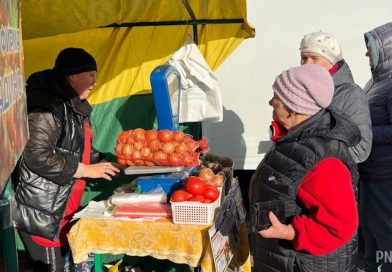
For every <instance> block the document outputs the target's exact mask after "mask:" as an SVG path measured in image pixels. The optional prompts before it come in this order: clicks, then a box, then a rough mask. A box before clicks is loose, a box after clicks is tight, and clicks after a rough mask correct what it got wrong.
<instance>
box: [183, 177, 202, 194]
mask: <svg viewBox="0 0 392 272" xmlns="http://www.w3.org/2000/svg"><path fill="white" fill-rule="evenodd" d="M186 190H187V191H188V192H190V193H191V194H193V195H198V194H199V195H202V194H203V193H204V192H205V191H206V183H205V182H204V180H202V179H201V178H199V177H194V176H190V177H188V179H187V181H186Z"/></svg>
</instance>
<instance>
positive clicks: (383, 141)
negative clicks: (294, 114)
mask: <svg viewBox="0 0 392 272" xmlns="http://www.w3.org/2000/svg"><path fill="white" fill-rule="evenodd" d="M365 42H366V46H367V49H368V51H367V53H366V56H368V57H369V62H370V67H371V72H372V78H371V80H370V81H369V82H368V83H367V85H366V87H365V92H366V96H367V99H368V102H369V108H370V115H371V120H372V132H373V147H372V150H371V152H370V155H369V158H368V159H367V160H366V161H365V162H364V163H361V164H360V165H359V170H360V175H361V185H360V198H359V202H360V224H361V229H362V233H363V237H364V241H365V258H364V268H365V271H366V272H369V271H377V267H378V266H380V265H381V271H392V260H391V259H390V257H391V256H392V23H387V24H385V25H382V26H379V27H377V28H375V29H373V30H371V31H369V32H367V33H365Z"/></svg>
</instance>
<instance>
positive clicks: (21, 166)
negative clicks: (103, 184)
mask: <svg viewBox="0 0 392 272" xmlns="http://www.w3.org/2000/svg"><path fill="white" fill-rule="evenodd" d="M96 74H97V65H96V62H95V60H94V58H93V57H92V56H91V55H90V54H89V53H87V52H86V51H85V50H83V49H81V48H66V49H64V50H62V51H61V52H60V53H59V55H58V56H57V58H56V62H55V66H54V68H53V69H48V70H44V71H40V72H37V73H34V74H32V75H31V76H30V77H29V78H28V80H27V87H26V92H27V107H28V120H29V133H30V138H29V140H28V142H27V145H26V148H25V150H24V151H23V154H22V156H21V158H20V160H19V162H18V165H17V168H16V169H15V171H14V173H13V181H14V183H16V189H15V200H16V204H17V208H16V213H15V222H16V226H17V229H18V232H19V234H20V237H21V239H22V242H23V243H24V245H25V247H26V249H27V251H28V252H29V254H30V256H31V258H32V260H33V263H34V271H40V272H43V271H61V272H63V271H64V265H65V256H66V255H67V253H68V252H69V248H68V245H67V239H66V234H67V232H68V231H69V229H70V227H71V222H70V220H71V219H72V216H73V214H74V213H75V212H76V211H77V210H78V209H79V206H80V201H81V198H82V195H83V191H84V188H85V180H84V178H103V179H107V180H111V179H112V178H111V177H112V176H114V175H116V174H117V173H118V172H119V169H118V168H117V167H115V166H114V165H113V164H111V163H109V162H106V161H103V160H101V155H100V153H99V152H98V151H96V150H95V149H94V148H93V147H92V145H91V142H92V137H93V133H92V130H91V128H90V114H91V106H90V105H89V103H88V101H87V100H86V98H87V97H88V95H89V93H90V92H91V90H92V89H93V87H94V86H95V83H96Z"/></svg>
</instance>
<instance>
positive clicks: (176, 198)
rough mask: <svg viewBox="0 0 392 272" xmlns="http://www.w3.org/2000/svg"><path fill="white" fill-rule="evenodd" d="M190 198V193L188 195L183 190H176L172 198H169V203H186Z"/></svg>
mask: <svg viewBox="0 0 392 272" xmlns="http://www.w3.org/2000/svg"><path fill="white" fill-rule="evenodd" d="M191 197H192V195H191V194H190V193H188V192H187V191H185V190H177V191H175V192H174V193H173V194H172V196H171V201H172V202H181V201H187V200H189V199H190V198H191Z"/></svg>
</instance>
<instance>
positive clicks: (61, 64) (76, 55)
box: [54, 47, 97, 76]
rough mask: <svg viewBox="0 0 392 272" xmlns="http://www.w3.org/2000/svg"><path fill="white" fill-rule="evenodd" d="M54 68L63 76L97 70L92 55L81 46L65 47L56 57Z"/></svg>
mask: <svg viewBox="0 0 392 272" xmlns="http://www.w3.org/2000/svg"><path fill="white" fill-rule="evenodd" d="M54 69H55V70H57V71H59V72H60V73H62V74H63V75H65V76H68V75H73V74H79V73H83V72H89V71H97V63H96V62H95V59H94V58H93V56H91V55H90V54H89V53H87V52H86V51H85V50H84V49H82V48H71V47H70V48H65V49H63V50H61V52H60V53H59V54H58V56H57V58H56V62H55V65H54Z"/></svg>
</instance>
